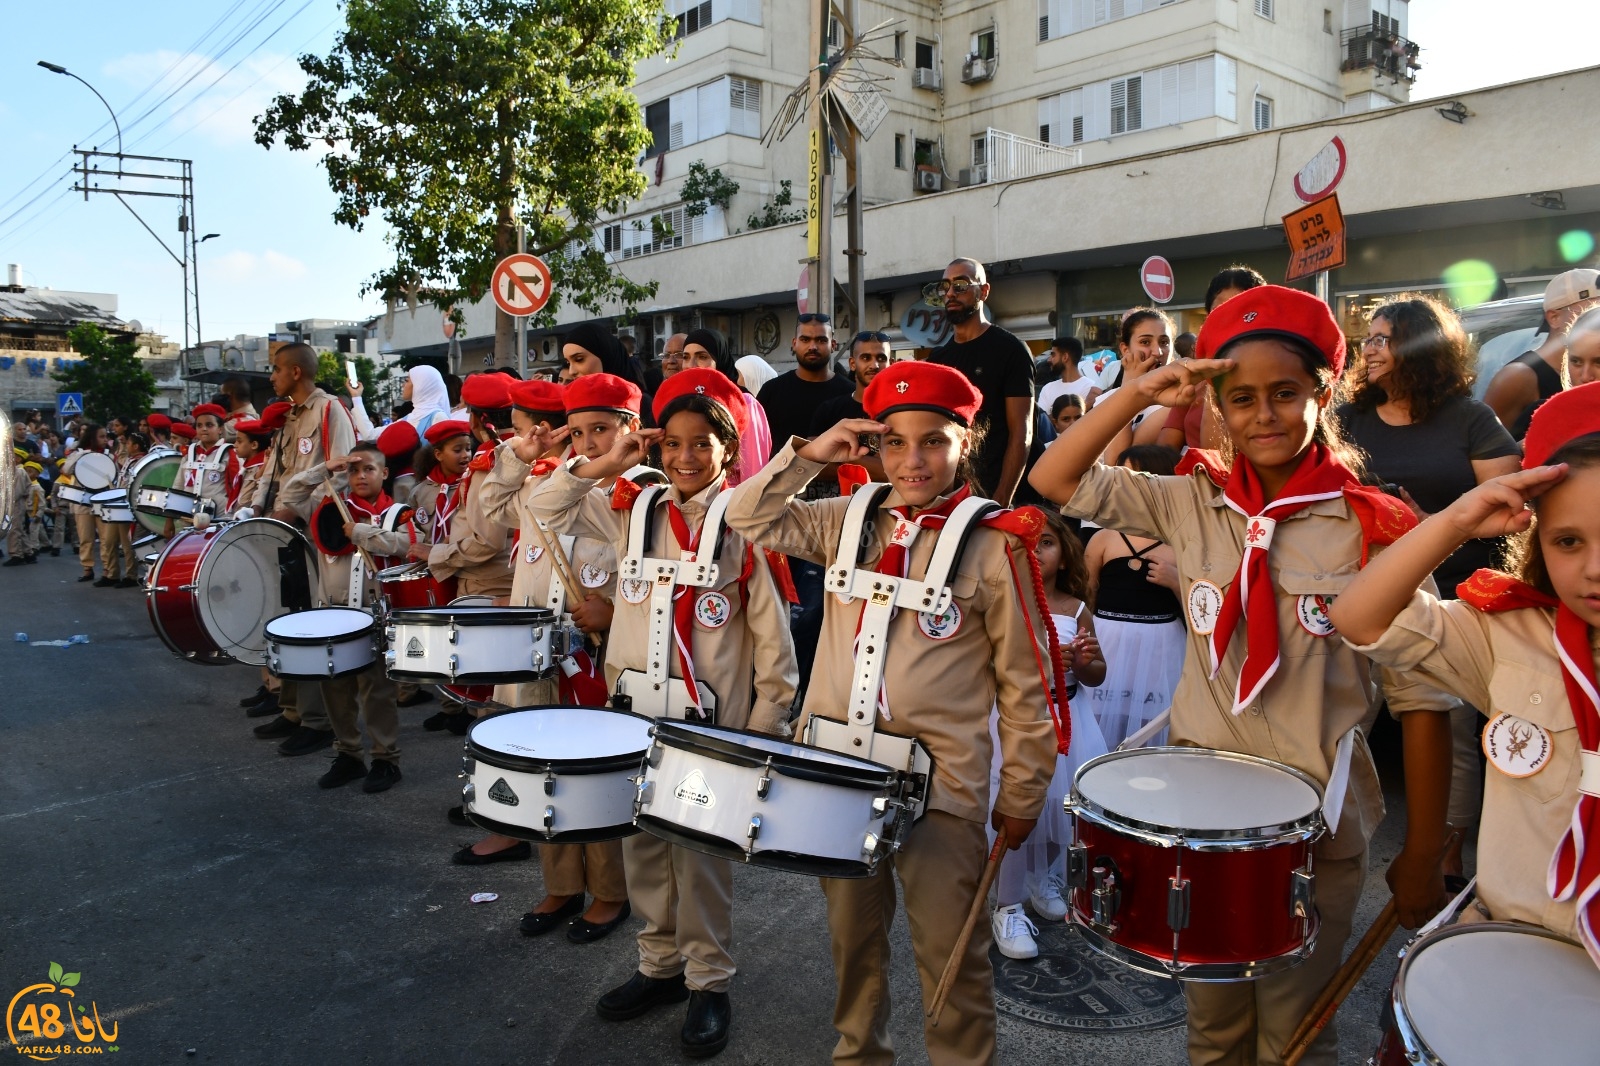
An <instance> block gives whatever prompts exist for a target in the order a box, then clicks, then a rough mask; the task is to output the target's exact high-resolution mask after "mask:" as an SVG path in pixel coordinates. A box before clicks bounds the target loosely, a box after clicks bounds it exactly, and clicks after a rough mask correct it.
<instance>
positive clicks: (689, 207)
mask: <svg viewBox="0 0 1600 1066" xmlns="http://www.w3.org/2000/svg"><path fill="white" fill-rule="evenodd" d="M738 191H739V183H738V182H736V181H734V180H733V179H732V178H730V177H728V176H727V175H726V174H724V173H723V172H722V170H721V168H720V167H707V166H706V163H705V160H703V159H696V160H695V161H694V162H693V163H690V164H689V176H688V177H686V178H684V179H683V189H682V196H683V213H684V214H685V215H686V216H688V217H689V218H699V217H700V216H701V215H703V214H705V213H706V212H707V211H708V210H710V209H711V206H712V205H713V204H714V205H716V206H717V207H720V208H722V209H723V210H724V211H726V210H727V209H728V204H730V203H732V202H733V198H734V196H735V195H736V194H737V193H738Z"/></svg>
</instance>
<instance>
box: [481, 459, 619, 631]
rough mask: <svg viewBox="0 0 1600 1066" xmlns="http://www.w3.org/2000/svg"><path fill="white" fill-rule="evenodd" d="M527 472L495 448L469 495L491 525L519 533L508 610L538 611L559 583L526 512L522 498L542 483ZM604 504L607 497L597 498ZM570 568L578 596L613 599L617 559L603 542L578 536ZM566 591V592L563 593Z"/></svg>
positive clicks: (569, 606)
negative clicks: (476, 494) (490, 464)
mask: <svg viewBox="0 0 1600 1066" xmlns="http://www.w3.org/2000/svg"><path fill="white" fill-rule="evenodd" d="M531 472H532V468H531V467H530V466H529V465H528V464H527V463H524V462H523V461H522V460H521V459H518V458H517V455H516V453H515V452H513V451H512V450H511V448H510V447H509V446H508V445H501V447H500V450H499V451H498V452H497V453H496V454H495V460H494V468H493V469H492V470H490V471H489V472H488V476H487V477H485V478H484V479H483V484H481V485H478V486H475V488H474V491H475V492H480V493H482V497H481V499H482V504H483V513H484V516H485V517H486V518H488V520H489V521H491V522H497V523H499V524H500V525H502V526H514V527H517V528H518V529H519V532H518V534H517V543H516V557H515V558H513V559H512V560H511V566H512V576H511V605H512V606H514V607H543V606H544V605H545V604H546V603H548V602H549V598H550V591H551V585H550V583H551V582H552V581H559V580H560V579H559V578H558V577H557V576H556V570H555V564H554V563H553V562H552V561H551V558H550V553H549V552H548V551H546V550H545V547H544V543H545V542H544V541H543V540H540V539H539V531H538V529H537V528H536V527H535V525H534V523H535V521H536V519H535V518H534V517H533V513H532V512H531V511H529V510H528V499H529V497H531V496H532V495H533V493H534V492H535V491H537V490H538V488H539V487H540V486H541V485H543V484H544V482H545V479H544V478H531V477H529V474H530V473H531ZM601 495H602V496H604V497H605V499H606V500H607V506H609V505H610V504H609V501H610V498H611V494H610V493H609V492H606V493H602V494H601ZM545 536H546V537H547V538H548V539H549V541H550V544H551V546H552V547H554V548H556V550H558V551H559V550H560V544H559V542H558V541H557V540H556V537H557V533H556V532H555V531H554V530H550V531H549V532H547V533H546V534H545ZM570 562H571V569H572V573H573V576H574V577H576V578H577V579H578V583H579V584H580V585H582V586H583V592H582V594H583V595H585V596H587V595H588V594H589V593H593V594H595V595H597V596H603V597H605V598H606V599H608V600H615V599H616V594H617V554H616V551H615V549H613V548H612V546H611V544H610V543H609V542H606V541H600V540H592V539H590V538H589V537H578V538H577V539H576V540H574V541H573V543H572V559H571V560H570ZM563 591H566V590H563ZM576 606H577V604H576V603H574V602H573V601H572V593H571V592H570V591H569V592H566V609H567V610H568V611H571V610H572V608H574V607H576Z"/></svg>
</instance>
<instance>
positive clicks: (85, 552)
mask: <svg viewBox="0 0 1600 1066" xmlns="http://www.w3.org/2000/svg"><path fill="white" fill-rule="evenodd" d="M72 521H73V522H74V524H76V525H77V527H78V562H80V563H82V564H83V568H84V569H85V570H93V569H94V537H95V526H96V524H97V523H96V522H95V519H94V512H93V511H88V510H84V511H73V512H72Z"/></svg>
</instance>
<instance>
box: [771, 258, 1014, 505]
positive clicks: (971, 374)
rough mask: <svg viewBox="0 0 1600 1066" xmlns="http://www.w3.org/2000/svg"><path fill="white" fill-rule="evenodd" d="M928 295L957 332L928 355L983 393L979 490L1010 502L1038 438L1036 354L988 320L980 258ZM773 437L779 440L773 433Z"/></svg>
mask: <svg viewBox="0 0 1600 1066" xmlns="http://www.w3.org/2000/svg"><path fill="white" fill-rule="evenodd" d="M923 295H924V296H925V297H927V298H928V300H930V301H933V300H938V301H939V302H940V303H942V304H943V305H944V316H945V318H946V319H947V320H948V321H949V322H950V325H951V326H952V327H954V329H955V335H954V337H952V338H951V339H950V341H949V342H947V343H946V344H945V345H944V346H943V347H941V348H936V349H935V350H934V352H933V354H932V355H930V356H929V357H928V361H929V362H930V363H942V364H943V365H945V366H949V367H954V368H955V369H957V370H959V371H961V372H962V373H963V374H965V375H966V376H967V380H968V381H970V382H972V384H973V386H974V387H976V388H977V390H978V391H979V392H981V393H983V406H982V407H981V408H979V410H978V421H977V425H978V426H981V427H982V430H983V433H984V438H983V441H982V443H981V445H980V447H979V451H978V452H977V454H975V455H974V456H973V458H972V466H973V469H974V470H975V471H976V472H977V475H978V485H977V486H975V488H976V489H977V490H979V491H981V492H982V493H983V494H984V495H985V496H988V497H989V498H990V499H992V500H995V501H996V502H998V503H1001V504H1003V505H1005V506H1008V507H1009V506H1010V505H1011V498H1012V496H1013V495H1014V494H1015V493H1016V491H1017V485H1018V484H1019V483H1020V482H1021V481H1022V472H1023V468H1024V467H1025V466H1026V465H1027V461H1028V447H1029V445H1030V443H1031V442H1032V437H1033V417H1034V416H1033V402H1034V401H1033V396H1034V392H1033V353H1031V352H1030V351H1028V346H1027V345H1026V344H1024V343H1022V341H1021V340H1020V339H1019V338H1018V337H1017V336H1016V335H1015V334H1014V333H1011V332H1009V331H1007V330H1004V329H1002V328H1000V327H999V326H997V325H995V324H994V323H992V322H990V321H989V316H988V314H987V312H986V310H985V308H984V302H985V301H986V300H988V298H989V279H988V276H987V275H986V274H985V273H984V269H983V264H982V263H980V262H978V261H977V260H976V259H966V258H962V259H955V260H952V261H951V263H950V265H949V266H947V267H945V269H944V277H943V278H941V279H940V280H938V281H936V282H933V283H932V284H930V285H929V286H927V287H926V288H925V289H923ZM773 439H774V440H776V439H777V438H776V437H774V438H773Z"/></svg>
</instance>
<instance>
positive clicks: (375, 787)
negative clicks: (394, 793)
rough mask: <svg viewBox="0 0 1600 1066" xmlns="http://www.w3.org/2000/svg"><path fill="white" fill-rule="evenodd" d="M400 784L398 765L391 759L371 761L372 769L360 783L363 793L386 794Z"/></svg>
mask: <svg viewBox="0 0 1600 1066" xmlns="http://www.w3.org/2000/svg"><path fill="white" fill-rule="evenodd" d="M399 783H400V764H399V763H397V762H395V761H394V760H393V759H373V760H372V769H370V770H368V771H367V779H366V781H364V782H362V785H361V791H363V792H387V791H388V790H389V789H391V788H393V787H394V786H395V785H398V784H399Z"/></svg>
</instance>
